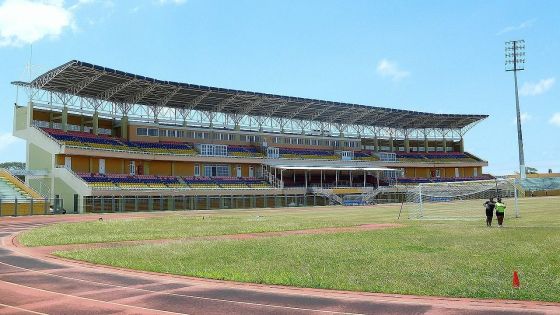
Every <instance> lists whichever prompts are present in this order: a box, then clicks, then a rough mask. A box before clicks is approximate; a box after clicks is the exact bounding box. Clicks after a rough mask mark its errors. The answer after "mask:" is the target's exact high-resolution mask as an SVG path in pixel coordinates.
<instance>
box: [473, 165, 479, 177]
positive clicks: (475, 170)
mask: <svg viewBox="0 0 560 315" xmlns="http://www.w3.org/2000/svg"><path fill="white" fill-rule="evenodd" d="M472 174H473V176H474V177H477V176H478V168H476V167H473V170H472Z"/></svg>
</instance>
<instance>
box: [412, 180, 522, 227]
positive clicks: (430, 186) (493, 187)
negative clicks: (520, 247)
mask: <svg viewBox="0 0 560 315" xmlns="http://www.w3.org/2000/svg"><path fill="white" fill-rule="evenodd" d="M498 197H500V198H502V201H503V202H504V203H505V204H506V206H507V207H508V208H509V209H511V210H510V213H515V217H519V206H518V202H517V198H518V192H517V185H516V184H515V182H514V180H513V179H508V178H496V179H491V180H477V181H464V182H441V183H422V184H418V185H416V186H413V187H409V188H408V189H407V191H406V198H405V200H406V207H407V208H408V218H409V219H421V220H422V219H423V220H476V219H480V218H484V207H483V203H484V202H485V201H486V200H488V199H489V198H495V199H496V198H498Z"/></svg>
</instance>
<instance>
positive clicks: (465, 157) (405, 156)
mask: <svg viewBox="0 0 560 315" xmlns="http://www.w3.org/2000/svg"><path fill="white" fill-rule="evenodd" d="M396 155H397V159H398V161H401V162H478V160H477V159H475V158H474V157H472V156H471V155H470V154H468V153H460V152H428V153H423V152H410V153H397V154H396Z"/></svg>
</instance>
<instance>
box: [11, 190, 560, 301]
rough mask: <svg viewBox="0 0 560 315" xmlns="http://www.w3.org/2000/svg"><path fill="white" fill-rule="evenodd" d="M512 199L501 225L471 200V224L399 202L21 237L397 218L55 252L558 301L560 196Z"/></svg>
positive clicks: (332, 285)
mask: <svg viewBox="0 0 560 315" xmlns="http://www.w3.org/2000/svg"><path fill="white" fill-rule="evenodd" d="M519 204H520V210H521V218H519V219H514V218H513V213H512V211H510V212H509V213H506V221H505V224H506V227H505V228H502V229H500V228H497V227H493V228H487V227H486V226H485V222H484V219H485V218H484V210H483V208H482V205H481V202H476V203H472V207H475V206H476V207H477V208H478V209H479V211H480V220H477V221H472V220H469V221H461V220H454V221H436V220H430V221H411V220H407V219H406V215H405V216H404V217H405V218H404V219H401V220H397V219H396V217H397V214H398V211H399V207H398V206H378V207H369V208H361V207H360V208H358V207H355V208H352V207H336V208H315V209H310V210H309V209H308V210H303V209H285V210H282V211H278V210H260V211H235V212H233V211H227V212H215V213H214V214H210V216H209V217H206V218H205V220H204V221H203V220H201V215H200V214H196V213H191V214H190V215H185V216H177V215H172V216H168V217H164V218H157V219H144V220H127V221H105V222H91V223H78V224H75V223H72V224H61V225H56V226H52V227H46V228H41V229H37V230H35V231H31V232H28V233H26V234H24V235H23V237H22V241H23V242H24V243H26V244H29V245H39V244H45V243H48V242H47V241H45V239H46V240H49V241H55V242H53V243H58V244H59V243H61V242H66V243H80V242H81V243H86V242H99V241H112V240H125V239H158V238H181V237H192V236H198V235H220V234H232V233H245V232H255V231H270V230H274V231H280V230H290V229H305V228H316V227H327V226H349V225H356V224H365V223H401V224H403V226H402V227H398V228H390V229H384V230H372V231H363V232H352V233H349V232H347V233H335V234H320V235H289V236H281V237H270V238H258V239H246V240H228V239H222V240H217V239H214V240H204V239H198V240H195V239H192V238H191V239H185V240H183V241H176V242H170V243H163V244H148V245H135V246H126V247H111V248H97V249H93V248H92V249H83V250H76V251H69V252H59V253H57V254H58V255H59V256H62V257H66V258H73V259H79V260H85V261H90V262H94V263H99V264H107V265H113V266H119V267H125V268H132V269H139V270H148V271H155V272H165V273H172V274H180V275H188V276H196V277H206V278H213V279H226V280H235V281H243V282H255V283H267V284H280V285H290V286H301V287H312V288H329V289H342V290H355V291H369V292H385V293H400V294H417V295H437V296H453V297H475V298H505V299H529V300H543V301H555V302H560V290H559V289H558V288H559V287H560V251H559V248H560V198H558V197H556V198H552V197H550V198H526V199H521V200H520V203H519ZM438 207H441V205H439V206H438ZM449 211H456V209H455V208H453V209H452V208H450V209H449ZM258 216H260V217H258ZM208 219H209V220H208ZM127 227H128V228H132V229H134V231H133V232H129V231H127ZM71 234H75V235H74V236H72V237H70V236H69V235H71ZM47 236H48V237H47ZM53 236H60V238H51V237H53ZM45 237H47V238H45ZM61 239H62V240H64V241H61ZM513 270H517V271H518V272H519V274H520V278H521V288H520V289H512V288H511V279H512V278H511V277H512V273H513Z"/></svg>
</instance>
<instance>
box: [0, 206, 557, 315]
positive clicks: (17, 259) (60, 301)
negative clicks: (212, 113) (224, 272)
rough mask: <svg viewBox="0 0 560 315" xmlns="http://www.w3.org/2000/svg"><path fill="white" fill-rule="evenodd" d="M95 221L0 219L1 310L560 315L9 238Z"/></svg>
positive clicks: (538, 308)
mask: <svg viewBox="0 0 560 315" xmlns="http://www.w3.org/2000/svg"><path fill="white" fill-rule="evenodd" d="M103 216H104V217H105V218H116V217H122V216H123V215H118V214H116V215H103ZM136 216H137V215H136ZM95 219H97V217H96V216H92V215H66V216H46V217H44V216H43V217H41V216H35V217H20V218H1V219H0V243H1V246H0V314H226V313H227V314H512V313H513V314H560V304H554V303H538V302H523V301H504V300H474V299H454V298H437V297H415V296H405V295H390V294H371V293H358V292H344V291H330V290H316V289H298V288H289V287H282V286H265V285H256V284H242V283H235V282H226V281H214V280H205V279H196V278H189V277H179V276H171V275H161V274H155V273H146V272H136V271H129V270H122V269H117V268H110V267H102V266H95V265H91V264H87V263H80V262H71V261H66V260H61V259H58V258H55V257H52V256H50V255H47V254H41V253H38V252H37V251H35V252H34V251H33V250H32V249H28V248H24V247H21V246H19V245H18V244H17V241H15V235H16V234H17V233H19V232H20V231H23V230H26V229H30V228H34V227H38V226H41V225H45V224H50V223H54V222H67V221H83V220H95Z"/></svg>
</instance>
